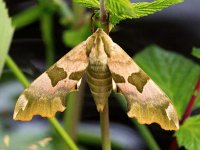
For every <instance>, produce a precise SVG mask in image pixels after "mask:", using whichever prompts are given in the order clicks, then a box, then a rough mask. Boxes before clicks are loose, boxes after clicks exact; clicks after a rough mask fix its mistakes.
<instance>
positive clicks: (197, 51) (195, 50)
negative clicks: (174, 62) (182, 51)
mask: <svg viewBox="0 0 200 150" xmlns="http://www.w3.org/2000/svg"><path fill="white" fill-rule="evenodd" d="M192 55H193V56H195V57H197V58H199V59H200V48H196V47H194V48H193V49H192Z"/></svg>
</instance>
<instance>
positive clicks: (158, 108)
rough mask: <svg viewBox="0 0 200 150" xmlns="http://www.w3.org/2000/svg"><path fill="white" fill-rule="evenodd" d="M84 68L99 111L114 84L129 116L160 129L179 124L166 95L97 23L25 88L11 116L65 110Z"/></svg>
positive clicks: (26, 116) (25, 118)
mask: <svg viewBox="0 0 200 150" xmlns="http://www.w3.org/2000/svg"><path fill="white" fill-rule="evenodd" d="M84 74H86V77H87V82H88V84H89V87H90V91H91V93H92V96H93V98H94V101H95V103H96V106H97V110H98V111H99V112H102V111H103V109H104V105H105V103H106V102H107V100H108V97H109V95H110V94H111V91H112V90H115V91H118V92H120V93H121V94H123V95H124V96H125V99H126V101H127V106H128V113H127V114H128V116H129V117H131V118H133V117H134V118H136V119H137V120H138V122H139V123H141V124H151V123H158V124H160V126H161V127H162V128H163V129H165V130H177V129H178V128H179V123H178V117H177V113H176V110H175V108H174V106H173V105H172V103H171V101H170V99H169V98H168V97H167V95H166V94H165V93H164V92H163V91H162V90H161V89H160V88H159V87H158V86H157V85H156V84H155V83H154V82H153V81H152V79H151V78H150V77H149V76H148V75H147V74H146V73H145V72H144V71H143V70H142V69H141V68H140V67H139V66H138V65H137V64H136V63H135V62H134V61H133V60H132V58H131V57H129V56H128V54H126V52H125V51H124V50H123V49H122V48H121V47H120V46H118V45H117V44H116V43H114V42H113V41H112V39H111V38H110V37H109V36H108V35H107V34H106V33H105V32H104V31H103V30H102V29H101V28H99V29H97V31H96V32H95V33H93V34H92V35H91V36H90V37H89V38H88V39H87V40H86V41H83V42H82V43H80V44H79V45H78V46H76V47H75V48H73V49H72V50H71V51H69V52H68V53H67V54H66V55H65V56H63V57H62V58H61V59H60V60H58V61H57V62H56V63H55V64H54V65H53V66H51V67H50V68H49V69H48V70H47V71H46V72H44V73H43V74H42V75H40V76H39V77H38V78H37V79H36V80H35V81H34V82H33V83H32V84H31V85H30V86H29V87H28V88H27V89H25V90H24V92H23V93H22V94H21V95H20V97H19V98H18V100H17V103H16V106H15V110H14V115H13V118H14V119H15V120H23V121H28V120H31V119H32V117H33V115H41V116H43V117H54V116H55V113H56V112H57V111H61V112H62V111H64V110H65V98H66V94H67V93H69V92H70V91H72V90H76V89H78V87H79V85H80V82H81V78H82V76H83V75H84Z"/></svg>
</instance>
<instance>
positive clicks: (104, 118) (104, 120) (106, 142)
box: [100, 0, 111, 150]
mask: <svg viewBox="0 0 200 150" xmlns="http://www.w3.org/2000/svg"><path fill="white" fill-rule="evenodd" d="M100 22H101V27H102V29H103V30H104V31H106V25H107V12H106V8H105V0H100ZM100 124H101V139H102V149H103V150H111V143H110V132H109V107H108V100H107V102H106V104H105V106H104V110H103V112H100Z"/></svg>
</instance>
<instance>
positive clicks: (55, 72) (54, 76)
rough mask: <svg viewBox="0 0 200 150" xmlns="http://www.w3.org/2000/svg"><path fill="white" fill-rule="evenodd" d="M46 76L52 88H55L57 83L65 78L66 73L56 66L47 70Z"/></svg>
mask: <svg viewBox="0 0 200 150" xmlns="http://www.w3.org/2000/svg"><path fill="white" fill-rule="evenodd" d="M47 75H48V76H49V78H50V80H51V84H52V86H53V87H54V86H56V85H57V83H58V82H59V81H61V80H63V79H65V78H67V72H65V71H64V69H63V68H59V67H57V66H56V65H54V66H52V67H51V68H49V69H48V70H47Z"/></svg>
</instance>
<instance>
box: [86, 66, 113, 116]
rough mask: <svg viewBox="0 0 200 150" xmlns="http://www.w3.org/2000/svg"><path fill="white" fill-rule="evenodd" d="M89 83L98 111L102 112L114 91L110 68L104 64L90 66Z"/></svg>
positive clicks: (88, 72)
mask: <svg viewBox="0 0 200 150" xmlns="http://www.w3.org/2000/svg"><path fill="white" fill-rule="evenodd" d="M87 81H88V84H89V87H90V91H91V93H92V96H93V98H94V101H95V103H96V106H97V110H98V111H99V112H101V111H103V109H104V106H105V103H106V102H107V100H108V97H109V95H110V93H111V91H112V78H111V73H110V71H109V69H108V66H107V65H104V64H89V66H88V68H87Z"/></svg>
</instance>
